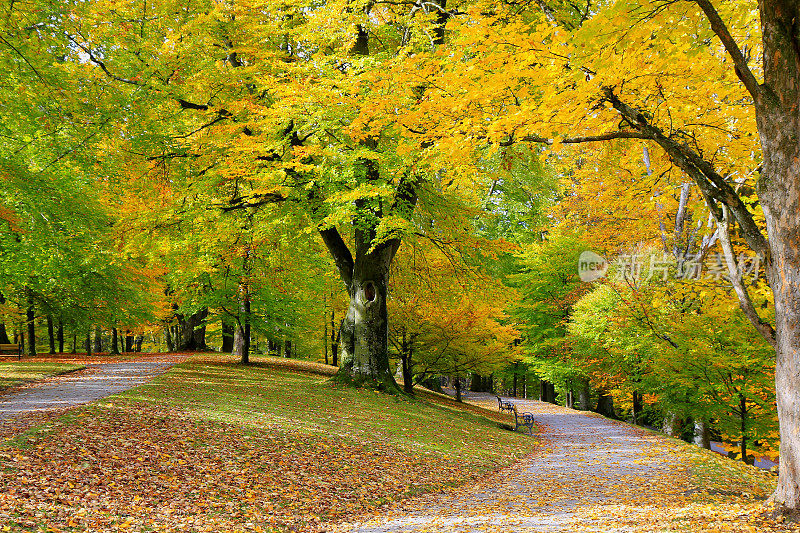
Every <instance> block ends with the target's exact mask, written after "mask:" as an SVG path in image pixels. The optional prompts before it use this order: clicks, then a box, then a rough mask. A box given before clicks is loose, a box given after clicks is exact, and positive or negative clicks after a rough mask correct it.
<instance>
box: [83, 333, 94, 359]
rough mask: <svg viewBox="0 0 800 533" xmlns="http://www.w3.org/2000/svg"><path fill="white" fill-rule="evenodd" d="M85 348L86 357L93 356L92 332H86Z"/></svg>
mask: <svg viewBox="0 0 800 533" xmlns="http://www.w3.org/2000/svg"><path fill="white" fill-rule="evenodd" d="M84 346H85V348H86V356H87V357H91V356H92V330H91V329H90V330H89V331H87V332H86V341H85V342H84Z"/></svg>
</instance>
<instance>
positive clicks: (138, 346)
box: [133, 335, 144, 353]
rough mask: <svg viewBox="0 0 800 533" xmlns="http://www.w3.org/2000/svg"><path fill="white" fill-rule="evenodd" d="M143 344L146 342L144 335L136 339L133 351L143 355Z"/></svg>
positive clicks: (137, 336)
mask: <svg viewBox="0 0 800 533" xmlns="http://www.w3.org/2000/svg"><path fill="white" fill-rule="evenodd" d="M142 342H144V335H136V338H135V339H134V341H133V351H134V352H137V353H141V351H142Z"/></svg>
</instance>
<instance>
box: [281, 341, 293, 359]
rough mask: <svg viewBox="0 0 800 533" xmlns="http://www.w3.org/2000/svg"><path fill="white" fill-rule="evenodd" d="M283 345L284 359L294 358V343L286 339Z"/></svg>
mask: <svg viewBox="0 0 800 533" xmlns="http://www.w3.org/2000/svg"><path fill="white" fill-rule="evenodd" d="M283 345H284V349H283V354H284V357H286V358H291V357H292V341H291V340H289V339H286V340H285V341H284V343H283Z"/></svg>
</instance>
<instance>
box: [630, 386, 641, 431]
mask: <svg viewBox="0 0 800 533" xmlns="http://www.w3.org/2000/svg"><path fill="white" fill-rule="evenodd" d="M632 414H633V423H634V424H635V425H638V424H639V422H640V420H639V419H640V418H641V414H642V394H641V393H640V392H639V391H633V409H632Z"/></svg>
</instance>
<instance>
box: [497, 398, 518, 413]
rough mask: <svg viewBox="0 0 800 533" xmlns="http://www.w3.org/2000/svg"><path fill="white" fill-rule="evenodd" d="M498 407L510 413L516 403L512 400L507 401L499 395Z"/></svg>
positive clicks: (501, 410)
mask: <svg viewBox="0 0 800 533" xmlns="http://www.w3.org/2000/svg"><path fill="white" fill-rule="evenodd" d="M497 407H498V409H500V412H501V413H502V412H503V411H508V412H509V413H510V412H511V411H513V410H514V404H513V403H511V402H507V401H505V400H504V399H502V398H501V397H500V396H497Z"/></svg>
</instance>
